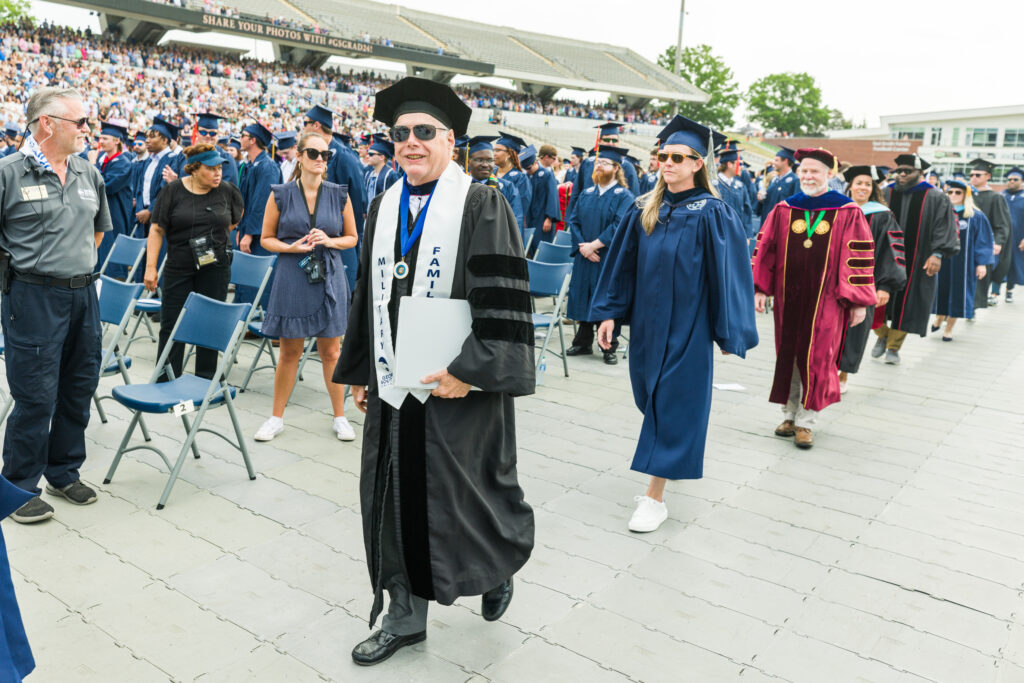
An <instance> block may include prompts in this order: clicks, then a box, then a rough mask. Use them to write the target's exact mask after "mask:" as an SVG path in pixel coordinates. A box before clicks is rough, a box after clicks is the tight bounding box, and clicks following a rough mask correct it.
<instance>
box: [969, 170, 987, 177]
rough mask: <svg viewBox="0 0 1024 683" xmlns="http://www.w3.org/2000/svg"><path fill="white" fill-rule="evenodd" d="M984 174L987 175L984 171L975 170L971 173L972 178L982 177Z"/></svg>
mask: <svg viewBox="0 0 1024 683" xmlns="http://www.w3.org/2000/svg"><path fill="white" fill-rule="evenodd" d="M983 175H985V172H984V171H975V172H973V173H971V177H972V178H980V177H981V176H983Z"/></svg>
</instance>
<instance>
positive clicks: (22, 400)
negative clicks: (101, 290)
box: [0, 280, 103, 493]
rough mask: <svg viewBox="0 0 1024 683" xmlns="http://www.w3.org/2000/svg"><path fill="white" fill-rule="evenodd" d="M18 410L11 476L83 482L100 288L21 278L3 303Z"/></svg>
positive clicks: (8, 448) (9, 449)
mask: <svg viewBox="0 0 1024 683" xmlns="http://www.w3.org/2000/svg"><path fill="white" fill-rule="evenodd" d="M0 311H2V313H0V317H2V320H3V332H4V337H5V340H6V349H5V350H4V361H5V363H6V365H7V384H8V386H9V387H10V392H11V396H12V397H13V398H14V409H13V410H12V411H11V414H10V416H9V417H8V418H7V431H6V433H5V435H4V449H3V457H4V467H3V476H4V477H6V478H7V479H9V480H10V481H11V483H13V484H15V485H16V486H18V487H20V488H22V489H25V490H26V491H31V492H33V493H38V492H39V478H40V477H42V476H45V477H46V480H47V481H48V482H50V484H52V485H53V486H55V487H57V488H62V487H64V486H67V485H68V484H73V483H74V482H76V481H78V479H79V475H78V470H79V468H80V467H81V466H82V463H83V462H85V427H86V425H88V424H89V410H90V406H89V402H90V401H91V400H92V395H93V392H94V391H96V385H97V384H98V383H99V372H100V356H101V354H102V348H103V340H102V336H101V332H100V315H99V304H98V302H97V300H96V288H95V286H88V287H82V288H79V289H71V288H67V287H47V286H45V285H35V284H28V283H26V282H22V281H20V280H15V281H13V282H12V283H11V291H10V294H7V295H6V296H4V297H3V304H2V307H0Z"/></svg>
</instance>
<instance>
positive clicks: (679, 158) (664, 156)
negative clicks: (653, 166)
mask: <svg viewBox="0 0 1024 683" xmlns="http://www.w3.org/2000/svg"><path fill="white" fill-rule="evenodd" d="M669 159H671V160H672V163H673V164H681V163H683V161H684V160H686V159H693V160H694V161H700V157H699V156H697V155H696V154H680V153H679V152H672V153H671V154H669V153H668V152H658V162H659V163H662V164H663V163H665V162H666V161H668V160H669Z"/></svg>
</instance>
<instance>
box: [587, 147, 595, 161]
mask: <svg viewBox="0 0 1024 683" xmlns="http://www.w3.org/2000/svg"><path fill="white" fill-rule="evenodd" d="M596 156H597V150H596V149H592V150H590V151H589V152H587V158H588V159H589V158H590V157H596Z"/></svg>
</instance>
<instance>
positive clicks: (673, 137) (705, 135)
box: [658, 114, 726, 157]
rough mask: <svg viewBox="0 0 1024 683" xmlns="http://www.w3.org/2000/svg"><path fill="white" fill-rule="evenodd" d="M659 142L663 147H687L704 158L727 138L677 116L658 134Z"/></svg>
mask: <svg viewBox="0 0 1024 683" xmlns="http://www.w3.org/2000/svg"><path fill="white" fill-rule="evenodd" d="M658 140H660V141H661V144H662V146H664V145H686V146H687V147H689V148H690V149H692V150H693V151H694V152H696V153H697V154H699V155H701V156H702V157H704V156H707V155H708V149H709V148H714V147H716V146H718V145H721V144H722V143H723V142H725V140H726V138H725V136H724V135H722V134H721V133H717V132H714V131H712V130H711V129H710V128H708V127H707V126H705V125H702V124H700V123H697V122H696V121H691V120H690V119H688V118H686V117H685V116H681V115H679V114H676V115H675V117H674V118H673V119H672V120H671V121H669V123H668V125H667V126H665V127H664V128H662V129H661V132H660V133H658Z"/></svg>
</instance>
